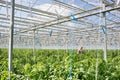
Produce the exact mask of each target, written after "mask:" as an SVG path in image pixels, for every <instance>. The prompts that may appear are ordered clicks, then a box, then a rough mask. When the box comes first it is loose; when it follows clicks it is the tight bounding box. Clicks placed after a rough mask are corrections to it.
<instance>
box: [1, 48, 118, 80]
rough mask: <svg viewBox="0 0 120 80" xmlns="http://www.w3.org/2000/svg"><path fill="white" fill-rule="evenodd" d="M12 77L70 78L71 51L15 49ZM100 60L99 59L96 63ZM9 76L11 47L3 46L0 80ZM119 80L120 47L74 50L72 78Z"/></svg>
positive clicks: (27, 79) (32, 79) (37, 79)
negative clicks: (9, 48) (104, 51)
mask: <svg viewBox="0 0 120 80" xmlns="http://www.w3.org/2000/svg"><path fill="white" fill-rule="evenodd" d="M12 59H13V62H12V63H13V64H12V73H11V77H12V80H69V78H70V50H62V49H61V50H51V49H50V50H49V49H36V50H35V52H33V50H32V49H14V51H13V58H12ZM97 60H98V62H97ZM7 79H8V50H7V49H0V80H7ZM96 79H97V80H120V50H108V51H107V62H106V61H104V60H103V51H102V50H83V52H82V53H81V54H77V50H73V53H72V80H96Z"/></svg>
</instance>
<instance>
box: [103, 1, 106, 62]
mask: <svg viewBox="0 0 120 80" xmlns="http://www.w3.org/2000/svg"><path fill="white" fill-rule="evenodd" d="M102 3H103V11H105V10H106V9H105V3H104V2H102ZM103 26H104V28H105V34H104V60H105V61H107V27H106V12H104V13H103Z"/></svg>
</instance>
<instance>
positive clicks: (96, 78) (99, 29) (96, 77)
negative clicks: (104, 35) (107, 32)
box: [95, 0, 102, 80]
mask: <svg viewBox="0 0 120 80" xmlns="http://www.w3.org/2000/svg"><path fill="white" fill-rule="evenodd" d="M99 5H100V18H99V28H98V46H97V48H100V44H101V42H100V31H101V15H102V13H101V12H102V9H101V8H102V2H101V0H99ZM98 57H99V54H98V51H97V57H96V58H97V59H96V75H95V80H98Z"/></svg>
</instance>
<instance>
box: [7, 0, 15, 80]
mask: <svg viewBox="0 0 120 80" xmlns="http://www.w3.org/2000/svg"><path fill="white" fill-rule="evenodd" d="M14 8H15V0H11V16H10V36H9V52H8V70H9V80H11V75H10V74H11V72H12V54H13V33H14Z"/></svg>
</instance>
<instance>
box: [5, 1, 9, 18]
mask: <svg viewBox="0 0 120 80" xmlns="http://www.w3.org/2000/svg"><path fill="white" fill-rule="evenodd" d="M8 13H9V12H8V0H6V17H7V19H8V17H9V14H8Z"/></svg>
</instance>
